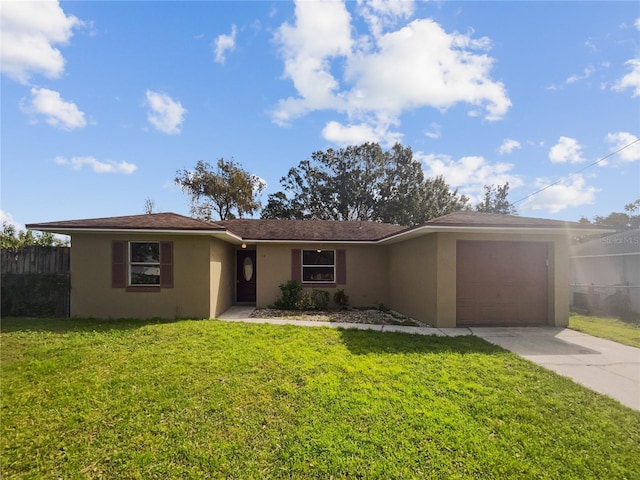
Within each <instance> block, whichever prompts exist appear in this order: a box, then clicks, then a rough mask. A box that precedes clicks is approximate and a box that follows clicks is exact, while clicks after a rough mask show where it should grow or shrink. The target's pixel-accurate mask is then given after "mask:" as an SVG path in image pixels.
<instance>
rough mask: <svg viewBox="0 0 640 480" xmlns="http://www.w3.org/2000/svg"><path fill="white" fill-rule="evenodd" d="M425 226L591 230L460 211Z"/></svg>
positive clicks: (578, 225) (579, 225)
mask: <svg viewBox="0 0 640 480" xmlns="http://www.w3.org/2000/svg"><path fill="white" fill-rule="evenodd" d="M424 225H431V226H436V225H442V226H465V227H520V228H581V229H584V228H589V226H588V225H587V226H585V225H584V224H582V223H578V222H565V221H562V220H549V219H547V218H534V217H520V216H518V215H501V214H496V213H482V212H473V211H466V210H463V211H460V212H454V213H450V214H449V215H444V216H442V217H438V218H434V219H432V220H429V221H428V222H426V223H425V224H424Z"/></svg>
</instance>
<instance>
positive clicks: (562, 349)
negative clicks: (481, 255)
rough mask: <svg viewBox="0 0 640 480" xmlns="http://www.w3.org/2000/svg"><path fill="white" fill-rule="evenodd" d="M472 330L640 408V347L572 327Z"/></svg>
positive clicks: (493, 341) (490, 340)
mask: <svg viewBox="0 0 640 480" xmlns="http://www.w3.org/2000/svg"><path fill="white" fill-rule="evenodd" d="M469 330H471V333H473V334H474V335H476V336H478V337H480V338H483V339H484V340H486V341H488V342H491V343H493V344H495V345H499V346H501V347H502V348H506V349H507V350H510V351H512V352H514V353H517V354H518V355H520V356H521V357H524V358H526V359H527V360H530V361H532V362H534V363H537V364H538V365H541V366H543V367H545V368H548V369H549V370H553V371H554V372H556V373H558V374H560V375H564V376H566V377H569V378H571V379H572V380H574V381H575V382H577V383H580V384H582V385H584V386H585V387H588V388H590V389H592V390H595V391H596V392H599V393H603V394H605V395H608V396H610V397H612V398H614V399H616V400H618V401H619V402H620V403H622V404H623V405H626V406H628V407H631V408H634V409H636V410H640V349H638V348H634V347H628V346H626V345H621V344H619V343H616V342H612V341H610V340H604V339H602V338H597V337H592V336H591V335H587V334H584V333H580V332H576V331H575V330H569V329H568V328H553V327H495V328H493V327H491V328H490V327H484V328H480V327H477V328H469Z"/></svg>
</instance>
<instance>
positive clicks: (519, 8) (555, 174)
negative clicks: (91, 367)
mask: <svg viewBox="0 0 640 480" xmlns="http://www.w3.org/2000/svg"><path fill="white" fill-rule="evenodd" d="M639 5H640V4H638V2H410V1H402V2H399V1H386V0H361V1H357V2H356V1H351V2H346V3H344V2H340V1H331V2H324V1H305V2H284V1H275V2H270V1H260V2H251V1H245V2H239V1H238V2H217V1H199V2H151V1H148V2H128V1H122V2H88V1H87V2H77V1H74V2H56V1H49V2H41V3H36V4H30V3H29V2H4V1H3V2H2V3H1V5H0V14H1V15H2V62H1V65H2V75H1V82H2V83H1V93H2V100H1V108H2V112H1V114H2V117H1V120H2V123H1V135H2V138H1V140H2V143H1V157H2V158H1V160H2V164H1V173H2V180H1V182H2V183H1V186H2V194H1V215H2V219H3V220H7V221H10V222H14V223H16V224H17V225H18V226H22V225H24V224H25V223H31V222H43V221H54V220H65V219H79V218H93V217H103V216H118V215H129V214H139V213H143V211H144V203H145V199H147V198H150V199H152V200H153V201H154V203H155V209H156V211H173V212H177V213H182V214H188V212H189V202H188V197H187V196H186V195H185V194H184V193H183V192H181V191H180V190H179V189H178V188H176V186H175V185H174V184H173V178H174V177H175V173H176V171H177V170H180V169H184V168H191V167H193V166H195V164H196V162H197V161H198V160H204V161H207V162H210V163H215V161H216V160H217V159H218V158H220V157H224V158H226V159H231V158H233V159H234V160H235V161H237V162H238V163H240V164H241V165H242V166H243V167H244V168H245V169H246V170H248V171H249V172H251V173H253V174H255V175H258V176H259V177H261V178H262V179H263V180H264V181H265V182H266V183H267V188H266V189H265V191H264V193H263V197H262V198H263V204H264V203H266V198H267V195H268V194H269V193H274V192H276V191H278V190H280V184H279V179H280V177H282V176H284V175H286V173H287V171H288V169H289V168H291V167H294V166H296V165H297V164H298V163H299V162H300V161H301V160H303V159H305V158H309V156H310V155H311V153H312V152H314V151H317V150H325V149H327V148H330V147H331V148H336V147H340V146H344V145H348V144H359V143H362V142H364V141H377V142H380V143H381V144H382V145H383V146H390V145H392V144H393V143H394V142H396V141H400V142H401V143H402V144H403V145H405V146H411V147H412V149H413V151H414V155H415V156H416V158H418V159H419V160H420V161H421V162H422V163H423V166H424V170H425V173H426V174H427V175H439V174H442V175H444V176H445V178H446V180H447V182H448V183H449V184H450V185H451V187H453V188H458V189H459V191H461V192H462V193H465V194H467V195H469V196H470V197H471V198H472V199H473V200H474V201H477V200H478V199H479V196H480V195H481V193H482V187H483V185H485V184H503V183H504V182H506V181H508V182H509V183H510V185H511V192H510V200H511V201H512V202H516V201H518V200H520V199H523V198H525V197H527V196H528V195H530V194H532V193H533V192H535V191H536V190H539V189H540V188H542V187H544V186H546V185H548V184H551V183H554V182H558V183H557V184H556V185H554V186H553V187H551V188H548V189H546V190H544V191H543V192H542V193H539V194H537V195H534V196H532V197H530V198H528V199H526V200H524V201H520V202H518V203H517V204H516V207H517V209H518V213H519V214H520V215H529V216H537V217H547V218H558V219H566V220H578V219H579V218H580V217H581V216H586V217H588V218H592V217H593V216H595V215H606V214H608V213H610V212H612V211H622V209H623V206H624V205H625V204H626V203H629V202H632V201H634V200H635V199H636V198H638V197H639V196H640V143H636V144H634V145H632V146H631V147H629V148H626V149H625V150H623V151H622V152H620V153H619V154H616V155H614V156H612V157H610V158H608V159H607V160H606V161H603V162H600V163H599V164H597V165H594V166H592V167H589V168H585V167H587V166H588V165H589V164H590V163H593V162H595V161H597V160H599V159H601V158H603V157H605V156H606V155H609V154H610V153H611V152H612V151H615V150H617V149H618V148H621V147H623V146H625V145H628V144H629V143H631V142H633V141H634V140H636V139H637V138H638V136H639V135H640V6H639ZM581 169H584V170H583V171H581V172H579V170H581ZM576 172H578V173H576Z"/></svg>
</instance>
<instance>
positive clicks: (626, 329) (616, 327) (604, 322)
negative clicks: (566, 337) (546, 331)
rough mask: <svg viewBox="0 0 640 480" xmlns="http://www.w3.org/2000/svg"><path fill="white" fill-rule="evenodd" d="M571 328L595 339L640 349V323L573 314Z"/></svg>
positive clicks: (570, 318) (570, 319)
mask: <svg viewBox="0 0 640 480" xmlns="http://www.w3.org/2000/svg"><path fill="white" fill-rule="evenodd" d="M569 328H572V329H573V330H577V331H579V332H583V333H587V334H589V335H593V336H594V337H600V338H606V339H608V340H613V341H614V342H618V343H623V344H625V345H629V346H631V347H637V348H640V323H629V322H623V321H622V320H618V319H617V318H603V317H589V316H586V315H576V314H572V315H571V316H570V317H569Z"/></svg>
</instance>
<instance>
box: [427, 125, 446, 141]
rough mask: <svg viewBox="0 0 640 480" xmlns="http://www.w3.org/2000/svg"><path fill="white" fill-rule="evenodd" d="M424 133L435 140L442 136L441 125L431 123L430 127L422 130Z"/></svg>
mask: <svg viewBox="0 0 640 480" xmlns="http://www.w3.org/2000/svg"><path fill="white" fill-rule="evenodd" d="M424 134H425V136H427V137H429V138H432V139H434V140H436V139H438V138H440V137H441V136H442V131H441V127H440V125H438V124H437V123H432V124H431V129H430V130H427V131H426V132H424Z"/></svg>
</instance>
